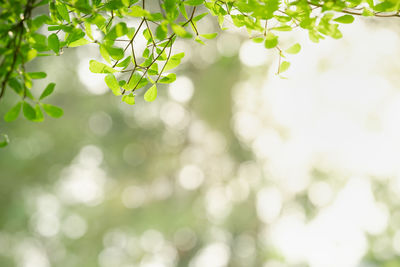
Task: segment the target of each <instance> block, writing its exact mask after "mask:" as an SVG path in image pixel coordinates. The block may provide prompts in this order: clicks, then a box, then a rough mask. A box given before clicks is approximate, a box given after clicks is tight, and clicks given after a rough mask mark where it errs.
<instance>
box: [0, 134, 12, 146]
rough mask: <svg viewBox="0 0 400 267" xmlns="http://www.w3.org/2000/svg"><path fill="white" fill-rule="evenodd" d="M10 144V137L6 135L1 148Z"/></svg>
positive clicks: (0, 142)
mask: <svg viewBox="0 0 400 267" xmlns="http://www.w3.org/2000/svg"><path fill="white" fill-rule="evenodd" d="M8 143H10V140H9V139H8V136H7V135H6V134H3V141H0V148H1V147H5V146H7V145H8Z"/></svg>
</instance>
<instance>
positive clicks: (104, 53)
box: [99, 45, 111, 64]
mask: <svg viewBox="0 0 400 267" xmlns="http://www.w3.org/2000/svg"><path fill="white" fill-rule="evenodd" d="M99 48H100V55H101V56H102V57H103V58H104V59H105V61H107V62H108V63H109V64H111V58H110V54H109V53H108V52H107V49H106V47H105V46H104V45H100V46H99Z"/></svg>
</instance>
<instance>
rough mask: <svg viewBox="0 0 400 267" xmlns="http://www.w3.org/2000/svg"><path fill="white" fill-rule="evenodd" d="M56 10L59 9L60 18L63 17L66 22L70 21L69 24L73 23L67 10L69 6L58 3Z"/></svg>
mask: <svg viewBox="0 0 400 267" xmlns="http://www.w3.org/2000/svg"><path fill="white" fill-rule="evenodd" d="M56 8H57V12H58V14H60V16H61V17H62V18H63V19H64V20H66V21H68V22H71V20H70V18H69V13H68V9H67V6H66V5H64V4H61V3H57V4H56Z"/></svg>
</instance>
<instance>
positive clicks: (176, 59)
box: [164, 53, 185, 71]
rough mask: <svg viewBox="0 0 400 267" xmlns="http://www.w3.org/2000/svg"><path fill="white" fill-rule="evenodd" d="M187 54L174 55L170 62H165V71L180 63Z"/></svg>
mask: <svg viewBox="0 0 400 267" xmlns="http://www.w3.org/2000/svg"><path fill="white" fill-rule="evenodd" d="M184 56H185V53H179V54H176V55H173V56H172V57H171V58H170V59H169V60H168V62H167V63H166V64H165V67H164V71H169V70H170V69H173V68H176V67H177V66H178V65H179V64H180V63H181V59H182V58H183V57H184Z"/></svg>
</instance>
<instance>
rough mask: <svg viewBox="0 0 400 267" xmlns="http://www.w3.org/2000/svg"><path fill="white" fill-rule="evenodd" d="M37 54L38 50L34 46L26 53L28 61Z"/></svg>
mask: <svg viewBox="0 0 400 267" xmlns="http://www.w3.org/2000/svg"><path fill="white" fill-rule="evenodd" d="M36 56H37V50H36V49H34V48H32V49H30V50H29V51H28V53H27V54H26V62H29V61H31V60H32V59H34V58H35V57H36Z"/></svg>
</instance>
